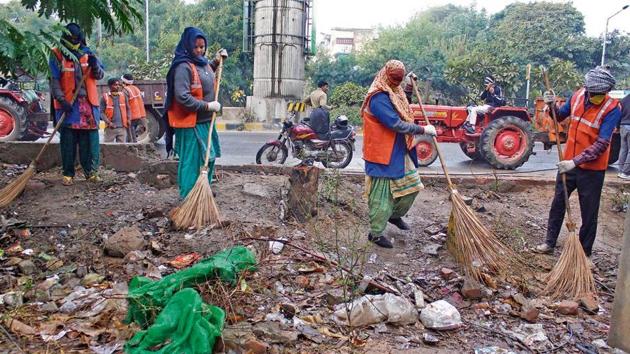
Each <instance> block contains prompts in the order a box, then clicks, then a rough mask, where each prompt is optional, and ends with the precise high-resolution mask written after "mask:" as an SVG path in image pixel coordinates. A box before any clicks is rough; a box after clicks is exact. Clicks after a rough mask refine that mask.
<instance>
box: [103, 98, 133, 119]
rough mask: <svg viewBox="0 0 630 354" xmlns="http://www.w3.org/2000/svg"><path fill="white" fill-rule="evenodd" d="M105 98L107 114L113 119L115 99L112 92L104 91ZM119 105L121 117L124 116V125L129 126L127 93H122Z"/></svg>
mask: <svg viewBox="0 0 630 354" xmlns="http://www.w3.org/2000/svg"><path fill="white" fill-rule="evenodd" d="M103 98H104V99H105V116H106V117H107V118H108V119H109V120H110V121H111V120H112V117H113V116H114V99H113V98H112V94H111V93H110V92H108V93H104V94H103ZM118 107H120V117H121V118H122V124H123V127H125V128H127V127H128V126H129V125H128V124H127V104H126V103H125V95H124V94H121V95H119V97H118Z"/></svg>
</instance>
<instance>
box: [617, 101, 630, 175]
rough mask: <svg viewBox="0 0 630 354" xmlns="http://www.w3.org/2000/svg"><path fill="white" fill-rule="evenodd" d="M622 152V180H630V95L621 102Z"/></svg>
mask: <svg viewBox="0 0 630 354" xmlns="http://www.w3.org/2000/svg"><path fill="white" fill-rule="evenodd" d="M619 134H620V135H621V150H619V174H618V175H617V176H618V177H619V178H621V179H630V95H627V96H626V97H624V98H623V99H622V100H621V123H620V126H619Z"/></svg>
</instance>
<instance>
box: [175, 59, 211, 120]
mask: <svg viewBox="0 0 630 354" xmlns="http://www.w3.org/2000/svg"><path fill="white" fill-rule="evenodd" d="M188 65H190V69H191V70H192V80H191V82H190V94H191V95H192V96H193V97H194V98H196V99H198V100H202V99H203V88H202V87H201V79H199V73H198V72H197V67H196V66H195V64H193V63H188ZM168 124H169V125H170V126H171V127H173V128H193V127H194V126H195V125H196V124H197V112H194V111H189V110H187V109H186V107H184V106H183V105H182V104H180V103H179V102H177V100H176V99H175V98H174V97H173V98H172V104H171V108H169V110H168Z"/></svg>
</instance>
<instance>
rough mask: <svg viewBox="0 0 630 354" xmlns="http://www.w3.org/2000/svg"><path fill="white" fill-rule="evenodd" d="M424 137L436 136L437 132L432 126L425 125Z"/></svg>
mask: <svg viewBox="0 0 630 354" xmlns="http://www.w3.org/2000/svg"><path fill="white" fill-rule="evenodd" d="M423 128H424V133H423V134H424V135H431V136H436V135H437V131H436V130H435V127H434V126H432V125H431V124H429V125H425V126H424V127H423Z"/></svg>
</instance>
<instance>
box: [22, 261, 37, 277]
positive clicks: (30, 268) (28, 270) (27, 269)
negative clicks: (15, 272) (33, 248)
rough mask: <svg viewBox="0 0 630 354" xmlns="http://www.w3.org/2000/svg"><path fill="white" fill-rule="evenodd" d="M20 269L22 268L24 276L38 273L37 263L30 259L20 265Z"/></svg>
mask: <svg viewBox="0 0 630 354" xmlns="http://www.w3.org/2000/svg"><path fill="white" fill-rule="evenodd" d="M18 268H20V272H21V273H22V274H24V275H30V274H34V273H35V272H37V267H36V266H35V263H33V261H31V260H29V259H25V260H23V261H21V262H20V263H19V264H18Z"/></svg>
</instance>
